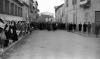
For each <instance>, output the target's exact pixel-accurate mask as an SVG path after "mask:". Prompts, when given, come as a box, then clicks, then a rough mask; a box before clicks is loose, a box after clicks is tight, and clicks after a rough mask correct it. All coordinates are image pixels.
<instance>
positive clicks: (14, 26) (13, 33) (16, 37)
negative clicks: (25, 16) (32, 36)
mask: <svg viewBox="0 0 100 59" xmlns="http://www.w3.org/2000/svg"><path fill="white" fill-rule="evenodd" d="M10 30H11V37H12V39H13V41H14V42H15V41H17V40H18V35H17V33H16V30H17V28H16V23H15V22H12V25H11V26H10Z"/></svg>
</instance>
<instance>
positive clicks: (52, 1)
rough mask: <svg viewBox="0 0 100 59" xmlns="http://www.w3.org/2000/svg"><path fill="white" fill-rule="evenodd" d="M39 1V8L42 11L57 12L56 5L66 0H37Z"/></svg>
mask: <svg viewBox="0 0 100 59" xmlns="http://www.w3.org/2000/svg"><path fill="white" fill-rule="evenodd" d="M37 1H38V4H39V6H38V8H39V10H40V13H41V12H50V13H53V14H54V13H55V9H54V6H58V5H60V4H62V3H64V0H37Z"/></svg>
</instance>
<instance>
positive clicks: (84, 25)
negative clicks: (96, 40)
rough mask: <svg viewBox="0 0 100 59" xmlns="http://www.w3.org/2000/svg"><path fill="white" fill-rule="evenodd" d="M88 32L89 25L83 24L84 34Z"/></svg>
mask: <svg viewBox="0 0 100 59" xmlns="http://www.w3.org/2000/svg"><path fill="white" fill-rule="evenodd" d="M86 31H87V24H86V23H85V22H84V24H83V32H84V33H85V32H86Z"/></svg>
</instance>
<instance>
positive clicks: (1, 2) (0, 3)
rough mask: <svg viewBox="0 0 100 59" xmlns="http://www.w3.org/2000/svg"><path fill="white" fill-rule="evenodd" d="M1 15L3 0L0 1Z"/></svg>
mask: <svg viewBox="0 0 100 59" xmlns="http://www.w3.org/2000/svg"><path fill="white" fill-rule="evenodd" d="M0 13H3V0H0Z"/></svg>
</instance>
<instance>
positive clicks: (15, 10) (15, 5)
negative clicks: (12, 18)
mask: <svg viewBox="0 0 100 59" xmlns="http://www.w3.org/2000/svg"><path fill="white" fill-rule="evenodd" d="M15 15H16V16H17V5H15Z"/></svg>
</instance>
